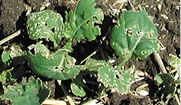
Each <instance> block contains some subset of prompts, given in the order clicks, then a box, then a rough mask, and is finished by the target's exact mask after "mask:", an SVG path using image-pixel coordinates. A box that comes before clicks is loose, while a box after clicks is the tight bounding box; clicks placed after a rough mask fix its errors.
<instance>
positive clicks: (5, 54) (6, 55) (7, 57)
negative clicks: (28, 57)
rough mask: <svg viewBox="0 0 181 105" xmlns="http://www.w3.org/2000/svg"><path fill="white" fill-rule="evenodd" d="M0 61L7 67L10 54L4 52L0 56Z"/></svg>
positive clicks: (9, 61)
mask: <svg viewBox="0 0 181 105" xmlns="http://www.w3.org/2000/svg"><path fill="white" fill-rule="evenodd" d="M1 60H2V62H3V63H4V64H7V65H8V66H9V65H10V63H11V58H10V52H9V51H6V50H4V51H3V52H2V54H1Z"/></svg>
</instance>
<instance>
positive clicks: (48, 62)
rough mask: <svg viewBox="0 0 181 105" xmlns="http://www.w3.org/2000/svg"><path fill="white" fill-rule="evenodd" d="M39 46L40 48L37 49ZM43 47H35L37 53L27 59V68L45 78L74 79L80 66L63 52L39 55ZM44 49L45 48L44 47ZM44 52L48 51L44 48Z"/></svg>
mask: <svg viewBox="0 0 181 105" xmlns="http://www.w3.org/2000/svg"><path fill="white" fill-rule="evenodd" d="M39 46H40V47H39ZM43 46H44V45H38V46H35V49H36V51H37V52H35V54H30V55H29V56H28V57H27V60H28V62H29V66H30V67H31V68H32V70H33V71H35V73H37V74H39V75H42V76H45V77H47V78H52V79H57V80H66V79H71V78H74V77H75V76H76V75H77V74H78V73H79V72H80V70H81V66H76V65H75V59H74V58H73V57H71V56H69V55H68V52H66V51H65V50H62V49H60V50H58V51H56V52H54V53H46V55H45V54H44V53H43V54H42V53H40V52H41V51H42V49H41V48H42V47H43ZM44 47H45V46H44ZM44 50H48V49H47V48H45V49H44Z"/></svg>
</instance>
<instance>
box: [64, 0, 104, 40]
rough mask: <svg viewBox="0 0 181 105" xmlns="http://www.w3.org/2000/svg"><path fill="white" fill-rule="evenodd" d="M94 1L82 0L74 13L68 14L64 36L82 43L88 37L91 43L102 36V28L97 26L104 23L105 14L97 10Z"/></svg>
mask: <svg viewBox="0 0 181 105" xmlns="http://www.w3.org/2000/svg"><path fill="white" fill-rule="evenodd" d="M95 5H96V4H95V3H94V1H93V0H81V1H80V2H79V3H78V4H77V6H76V8H75V10H74V11H70V12H69V13H67V12H66V15H65V23H64V25H65V27H64V31H63V36H66V37H67V38H72V39H75V40H76V41H80V40H81V39H84V38H85V37H87V38H88V39H89V41H92V40H94V39H95V36H96V35H100V34H101V32H100V28H99V27H98V25H96V24H100V23H102V20H103V18H104V15H103V12H102V10H101V9H99V8H95Z"/></svg>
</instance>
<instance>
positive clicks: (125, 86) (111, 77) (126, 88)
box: [97, 63, 135, 94]
mask: <svg viewBox="0 0 181 105" xmlns="http://www.w3.org/2000/svg"><path fill="white" fill-rule="evenodd" d="M97 80H98V81H100V82H101V83H103V84H104V86H105V87H107V88H110V89H111V90H112V91H116V92H119V93H121V94H127V93H129V92H130V87H131V84H132V83H133V82H134V81H135V79H134V77H133V76H132V75H131V74H130V73H129V71H120V72H119V71H118V70H115V69H114V68H113V67H111V66H110V65H108V64H106V63H105V65H104V66H103V67H101V68H100V69H99V71H98V79H97Z"/></svg>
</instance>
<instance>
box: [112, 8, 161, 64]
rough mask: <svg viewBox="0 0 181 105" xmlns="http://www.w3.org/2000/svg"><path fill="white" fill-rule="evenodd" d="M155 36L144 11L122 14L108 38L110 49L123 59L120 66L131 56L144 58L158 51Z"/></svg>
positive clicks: (154, 30)
mask: <svg viewBox="0 0 181 105" xmlns="http://www.w3.org/2000/svg"><path fill="white" fill-rule="evenodd" d="M157 35H158V33H157V29H156V27H155V25H154V24H153V23H152V22H151V21H150V20H149V19H148V16H147V12H146V11H145V10H141V11H126V12H124V13H123V14H122V15H121V17H120V20H119V23H118V24H117V25H116V26H115V27H114V28H113V29H112V32H111V38H110V44H111V47H112V48H113V49H114V50H115V52H116V54H117V55H118V56H119V57H121V58H122V59H123V61H122V63H121V64H120V66H122V65H123V64H124V63H126V62H127V61H128V60H129V59H130V58H131V57H132V56H133V57H134V58H146V57H147V56H148V55H150V54H151V53H152V52H154V51H158V50H159V42H158V40H157Z"/></svg>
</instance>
